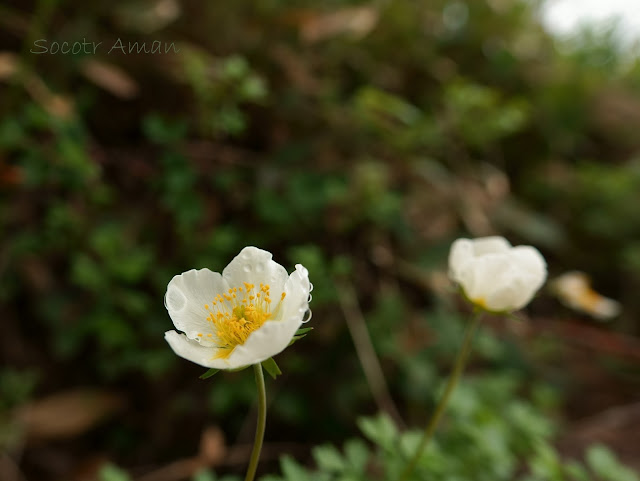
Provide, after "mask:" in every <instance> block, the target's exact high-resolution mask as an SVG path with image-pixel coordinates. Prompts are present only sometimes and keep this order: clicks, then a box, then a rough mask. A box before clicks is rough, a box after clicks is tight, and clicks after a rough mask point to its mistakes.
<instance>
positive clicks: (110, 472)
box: [98, 463, 131, 481]
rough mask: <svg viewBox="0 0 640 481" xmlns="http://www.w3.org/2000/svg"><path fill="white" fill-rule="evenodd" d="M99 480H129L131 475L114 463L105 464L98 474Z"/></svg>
mask: <svg viewBox="0 0 640 481" xmlns="http://www.w3.org/2000/svg"><path fill="white" fill-rule="evenodd" d="M98 479H100V481H131V477H130V476H129V475H128V474H127V473H126V471H123V470H122V469H120V468H119V467H117V466H116V465H115V464H111V463H108V464H105V465H104V466H103V467H102V469H101V470H100V472H99V474H98Z"/></svg>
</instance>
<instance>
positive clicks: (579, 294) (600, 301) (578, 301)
mask: <svg viewBox="0 0 640 481" xmlns="http://www.w3.org/2000/svg"><path fill="white" fill-rule="evenodd" d="M551 291H552V292H553V293H554V294H555V295H556V296H558V298H559V299H560V301H561V302H562V303H563V304H565V305H566V306H568V307H570V308H572V309H575V310H577V311H582V312H586V313H587V314H589V315H590V316H592V317H595V318H596V319H600V320H601V321H606V320H609V319H611V318H613V317H616V316H617V315H618V314H620V311H621V310H622V309H621V307H620V303H619V302H617V301H614V300H613V299H609V298H608V297H604V296H602V295H600V294H598V293H597V292H596V291H594V290H593V289H592V288H591V282H590V280H589V276H587V275H586V274H585V273H584V272H580V271H570V272H565V273H564V274H562V275H561V276H559V277H556V278H555V279H554V280H553V282H551Z"/></svg>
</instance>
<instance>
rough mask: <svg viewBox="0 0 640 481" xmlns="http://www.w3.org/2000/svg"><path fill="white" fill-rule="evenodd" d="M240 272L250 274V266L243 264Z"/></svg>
mask: <svg viewBox="0 0 640 481" xmlns="http://www.w3.org/2000/svg"><path fill="white" fill-rule="evenodd" d="M242 270H243V271H245V272H251V264H245V265H244V267H243V268H242Z"/></svg>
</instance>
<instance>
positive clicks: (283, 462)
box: [280, 455, 311, 481]
mask: <svg viewBox="0 0 640 481" xmlns="http://www.w3.org/2000/svg"><path fill="white" fill-rule="evenodd" d="M280 469H282V474H284V478H285V479H286V480H287V481H307V480H310V479H311V477H310V476H309V474H307V472H306V471H305V469H304V468H303V467H302V466H300V465H299V464H298V463H297V462H296V461H295V460H294V459H293V458H292V457H291V456H288V455H285V456H283V457H282V458H280Z"/></svg>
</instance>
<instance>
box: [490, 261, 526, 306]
mask: <svg viewBox="0 0 640 481" xmlns="http://www.w3.org/2000/svg"><path fill="white" fill-rule="evenodd" d="M532 279H533V278H532V277H531V276H529V275H528V274H526V273H516V272H514V271H510V272H509V274H508V275H505V276H503V278H502V279H501V283H500V284H499V285H497V286H495V288H494V289H493V290H492V291H491V292H490V293H489V294H488V296H487V298H486V308H487V309H488V310H490V311H492V312H505V311H515V310H517V309H521V308H522V307H524V306H525V305H527V304H528V303H529V301H530V300H531V298H532V297H533V295H534V294H535V292H536V291H537V288H535V289H534V288H533V284H532V282H531V281H532Z"/></svg>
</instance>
